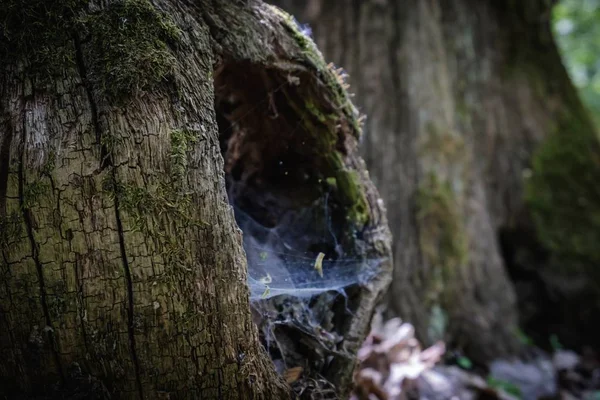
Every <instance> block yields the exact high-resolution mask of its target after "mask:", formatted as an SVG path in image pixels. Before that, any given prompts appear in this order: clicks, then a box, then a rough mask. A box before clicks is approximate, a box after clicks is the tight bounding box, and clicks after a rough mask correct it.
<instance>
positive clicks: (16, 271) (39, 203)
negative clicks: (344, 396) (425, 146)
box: [0, 0, 391, 399]
mask: <svg viewBox="0 0 600 400" xmlns="http://www.w3.org/2000/svg"><path fill="white" fill-rule="evenodd" d="M0 20H1V21H3V23H4V24H5V25H4V26H3V29H2V33H0V55H1V57H2V60H3V63H2V64H3V69H2V72H1V75H0V93H1V95H0V154H1V158H0V245H1V250H2V261H1V269H0V271H1V274H2V278H1V280H2V285H1V288H0V342H1V346H0V360H1V361H0V377H1V379H0V397H2V395H5V396H13V395H16V394H17V393H22V394H27V395H48V396H52V395H53V393H56V392H55V391H58V392H59V393H62V395H63V396H67V394H65V393H68V395H73V396H76V395H77V394H80V395H81V393H88V394H87V396H89V395H92V396H94V397H95V398H103V397H112V398H149V399H154V398H177V399H180V398H182V399H183V398H231V399H238V398H239V399H243V398H257V399H259V398H260V399H263V398H277V399H279V398H282V399H283V398H289V397H290V396H291V394H290V390H289V387H288V386H287V385H286V384H285V383H284V381H283V380H282V379H281V378H280V377H279V376H278V375H277V374H276V372H275V368H274V366H273V363H272V362H271V361H270V360H269V358H268V356H267V354H266V352H265V351H264V349H263V348H262V346H261V345H260V342H259V335H258V331H257V329H256V326H255V324H254V323H253V321H252V316H251V312H250V307H249V289H248V284H247V279H248V275H247V267H246V265H247V264H246V257H245V254H244V249H243V247H242V234H241V232H240V230H239V229H238V228H237V226H236V224H235V221H234V214H233V212H232V210H231V206H230V205H229V204H228V199H227V192H226V187H225V174H224V161H223V156H225V157H226V158H227V160H226V161H227V162H226V165H236V166H237V167H238V170H239V169H241V170H242V171H243V172H244V173H246V175H257V174H258V175H261V174H262V175H261V176H262V177H263V179H262V181H266V182H267V183H268V184H270V186H268V185H267V184H265V185H263V186H260V185H259V184H255V187H253V188H254V189H255V190H258V191H259V193H260V190H263V191H264V193H267V191H269V193H270V194H272V193H275V192H276V191H277V190H279V192H285V193H284V194H283V195H281V194H280V195H279V197H276V196H275V195H273V196H274V197H275V198H276V199H277V200H278V201H280V202H283V201H284V200H289V201H288V203H286V204H291V205H289V206H288V207H290V208H293V207H299V205H298V204H296V203H295V202H294V201H292V200H297V199H299V198H300V196H295V194H291V193H289V192H286V191H288V190H289V189H288V188H287V187H286V186H285V185H286V184H289V183H290V182H291V183H292V184H293V185H292V186H294V187H296V188H297V189H298V190H299V191H304V192H306V193H309V195H308V196H309V197H310V196H312V197H319V196H320V193H321V192H323V191H324V189H323V188H324V183H323V182H324V181H326V180H327V179H329V178H330V177H333V178H334V179H336V180H337V186H336V190H332V191H331V199H330V201H329V203H327V204H326V207H328V209H330V210H331V220H332V221H334V218H336V219H335V221H336V222H335V226H334V228H335V230H336V234H337V235H338V237H339V241H340V243H341V245H343V246H345V247H344V250H345V251H346V252H347V253H351V254H352V255H353V256H354V257H367V256H368V257H369V259H374V260H375V259H376V260H380V262H378V263H377V266H376V267H375V268H373V271H371V272H372V273H371V274H370V275H369V279H368V280H367V281H366V282H364V283H365V285H363V286H361V287H360V288H356V289H353V291H352V292H351V295H350V294H349V297H348V307H350V308H351V311H352V314H345V315H342V316H339V315H338V314H335V315H337V317H336V318H335V321H334V322H335V326H332V327H329V329H330V330H335V332H336V333H337V334H339V335H340V337H341V338H342V339H343V340H339V341H338V342H336V346H337V347H336V351H335V352H334V354H333V356H332V357H329V356H330V355H331V354H323V353H320V356H321V360H320V362H321V364H322V367H323V366H325V367H326V366H328V365H331V366H332V368H334V367H335V366H336V365H337V366H338V367H335V370H336V373H335V374H334V373H331V374H329V375H328V378H329V380H330V382H331V383H333V384H334V385H337V388H338V390H339V391H340V392H341V393H343V392H344V391H347V390H348V382H349V381H350V379H351V375H352V371H353V368H354V365H353V364H352V362H351V360H352V357H353V352H355V351H356V348H357V346H359V345H360V343H361V341H362V339H363V338H364V335H365V333H366V330H367V327H368V324H369V320H370V316H371V315H372V312H373V307H374V305H375V302H376V301H377V299H379V298H380V297H381V294H382V291H383V290H384V289H385V287H386V285H387V283H388V282H389V273H390V271H391V261H390V254H389V253H390V250H389V248H390V243H389V235H388V232H387V226H386V220H385V216H384V214H383V209H382V206H381V204H380V202H378V201H377V199H378V196H377V193H376V192H375V190H374V188H373V186H372V184H371V183H370V182H369V180H368V177H367V175H366V172H365V169H364V166H363V163H362V161H361V159H360V158H359V157H358V155H357V151H356V143H357V138H358V135H359V132H360V128H359V125H358V122H357V118H356V117H357V116H356V112H355V110H354V108H353V106H352V104H351V103H350V102H349V101H348V99H347V97H346V93H345V91H344V89H343V88H342V86H341V81H339V80H338V78H337V77H336V75H335V73H334V71H332V70H330V69H328V68H327V66H326V65H325V63H324V62H323V60H322V58H321V57H320V55H319V54H318V53H317V52H316V49H314V47H313V46H314V45H313V44H312V43H311V42H310V40H308V39H307V38H306V37H304V36H303V35H302V34H301V32H299V31H298V30H297V28H296V26H295V25H294V24H293V22H292V21H291V20H290V19H289V17H288V16H287V15H285V14H284V13H281V12H280V11H279V10H276V9H274V8H272V7H270V6H267V5H265V4H263V3H261V2H259V1H248V2H222V1H203V2H196V1H191V0H190V1H187V0H186V1H169V0H121V1H109V2H106V1H102V2H88V1H79V0H73V1H63V0H52V1H46V0H36V1H31V2H29V1H27V2H25V1H21V0H9V1H7V2H3V3H2V5H1V6H0ZM259 94H262V95H263V97H262V98H260V99H257V98H255V97H253V96H258V95H259ZM232 99H235V107H237V109H238V110H242V111H243V110H246V111H245V112H249V113H250V114H251V115H252V116H253V119H252V120H250V121H248V120H244V119H243V118H234V117H233V116H232V115H231V114H229V112H230V110H231V108H232V106H231V104H229V103H231V102H232V101H234V100H232ZM252 101H256V102H255V103H248V102H252ZM226 103H227V106H228V107H229V108H227V109H225V105H224V104H226ZM307 104H310V105H311V107H310V108H309V107H307V106H306V105H307ZM277 110H279V113H278V111H277ZM273 113H274V114H277V113H278V115H271V114H273ZM267 115H268V116H270V117H271V118H270V119H269V120H268V121H264V119H265V118H266V117H265V118H261V116H267ZM217 120H222V121H229V122H228V123H229V125H228V126H227V127H226V128H224V126H223V125H222V123H221V122H222V121H219V123H218V122H217ZM223 123H224V122H223ZM258 128H261V130H259V129H258ZM275 129H277V130H275ZM242 131H243V132H244V134H241V133H240V132H242ZM244 135H245V136H244ZM261 135H262V136H261ZM229 137H242V139H238V140H237V141H236V144H237V146H238V150H239V152H240V153H241V154H242V156H239V155H238V153H235V152H233V153H232V152H230V151H223V152H222V150H221V148H220V139H221V141H222V142H223V141H225V142H227V140H229V141H230V142H231V141H232V140H233V139H224V138H229ZM244 137H245V138H251V140H248V141H246V142H244V139H243V138H244ZM299 143H302V144H303V145H304V144H305V143H306V146H304V147H302V148H296V147H294V146H295V145H298V144H299ZM225 144H227V143H225ZM265 144H269V145H270V146H272V147H271V148H272V149H275V150H271V153H265V158H264V159H268V160H270V161H272V159H274V158H277V157H288V159H293V160H296V162H297V163H298V165H301V166H302V167H303V168H304V171H305V172H310V173H311V175H310V177H309V178H305V179H304V181H302V182H299V181H297V180H292V178H290V180H289V181H287V182H283V181H281V180H278V179H271V180H269V179H270V177H267V178H265V175H266V172H265V171H264V170H265V169H268V168H269V166H266V165H260V163H261V160H262V159H261V158H260V157H259V159H258V161H257V160H254V159H253V160H250V161H247V160H246V159H245V158H244V156H243V154H246V153H252V151H254V150H256V149H259V150H264V151H266V149H267V147H266V146H265ZM229 146H230V147H231V146H232V145H231V144H230V145H229ZM290 148H291V150H290ZM283 149H285V151H284V150H283ZM265 164H266V162H265ZM294 166H295V165H292V167H294ZM249 169H252V173H250V172H248V170H249ZM231 174H233V172H232V171H230V170H228V177H229V175H231ZM246 175H244V176H246ZM294 179H295V178H294ZM329 182H331V179H329ZM246 184H247V186H251V185H252V183H249V182H246ZM267 186H268V187H267ZM244 193H245V192H242V194H239V195H237V197H236V199H237V200H239V199H245V197H244ZM328 193H329V192H328ZM265 196H266V194H265ZM246 197H247V196H246ZM259 198H260V195H259ZM299 202H300V200H298V203H299ZM276 204H279V203H276ZM245 211H246V212H251V211H252V208H251V207H249V208H248V207H247V208H246V210H245ZM326 222H328V223H329V222H330V221H329V220H328V221H326ZM331 224H333V222H331ZM324 269H325V268H324ZM250 272H252V270H251V271H250ZM321 272H322V273H323V272H324V273H325V274H327V271H326V270H325V271H321ZM338 303H339V302H336V303H335V304H333V303H332V304H330V305H328V306H329V307H331V310H330V311H329V313H332V312H335V311H336V309H335V308H334V306H337V307H339V304H338ZM330 319H332V320H333V317H330ZM279 337H280V338H284V337H285V334H280V335H279ZM298 351H300V350H298ZM311 355H312V357H313V358H314V357H316V356H314V354H312V353H311ZM348 359H350V361H348ZM344 361H345V362H344ZM329 363H331V364H329ZM286 366H287V367H293V366H294V365H289V364H288V365H286ZM305 370H306V372H305V375H306V378H307V379H308V378H312V376H313V375H311V374H313V373H315V374H316V373H318V372H319V371H317V370H316V369H315V368H314V365H306V366H305Z"/></svg>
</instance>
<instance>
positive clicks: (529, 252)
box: [499, 227, 600, 352]
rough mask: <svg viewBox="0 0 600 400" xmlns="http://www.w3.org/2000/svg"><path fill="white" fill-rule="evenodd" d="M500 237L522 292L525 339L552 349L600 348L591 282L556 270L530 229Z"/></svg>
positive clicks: (519, 294) (503, 233)
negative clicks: (589, 284)
mask: <svg viewBox="0 0 600 400" xmlns="http://www.w3.org/2000/svg"><path fill="white" fill-rule="evenodd" d="M499 241H500V245H501V249H502V254H503V257H504V261H505V265H506V268H507V271H508V274H509V276H510V279H511V280H512V282H513V283H514V286H515V291H516V293H517V301H518V309H519V318H520V325H521V327H522V328H523V333H524V334H525V336H524V338H523V339H524V341H530V342H532V343H533V344H535V345H536V346H538V347H540V348H542V349H544V350H547V351H552V350H557V349H558V348H561V347H564V348H568V349H573V350H575V351H577V352H589V351H591V350H592V349H595V350H596V351H597V349H598V348H599V346H600V331H599V329H598V327H597V326H596V325H597V324H594V323H592V321H595V319H597V317H598V315H599V314H598V310H599V309H598V307H597V306H596V305H595V300H594V298H597V296H595V295H594V294H593V293H592V292H591V289H590V288H589V286H588V285H587V282H585V281H582V280H581V278H580V276H577V275H576V274H574V275H573V276H572V277H568V276H565V275H564V274H558V273H555V272H554V271H553V270H552V269H551V262H552V261H551V259H550V256H549V254H548V252H547V251H546V250H544V249H543V248H542V246H541V245H540V244H539V243H538V242H537V240H536V239H535V234H534V232H532V231H531V230H530V229H527V228H525V227H517V228H514V229H508V228H505V229H502V230H501V231H500V233H499Z"/></svg>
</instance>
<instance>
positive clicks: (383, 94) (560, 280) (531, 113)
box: [273, 0, 600, 399]
mask: <svg viewBox="0 0 600 400" xmlns="http://www.w3.org/2000/svg"><path fill="white" fill-rule="evenodd" d="M273 3H276V4H277V5H279V6H281V7H282V8H284V9H285V10H286V11H288V12H290V13H291V14H293V15H294V16H295V17H296V18H297V19H298V21H299V23H300V25H301V26H303V27H304V29H305V32H307V33H308V34H310V35H312V37H313V38H314V40H315V42H316V43H317V45H318V47H319V49H320V50H321V51H322V52H323V54H324V57H325V59H326V60H328V61H332V62H333V63H334V64H335V65H336V66H338V67H342V68H343V71H345V72H347V73H348V83H349V84H350V91H351V92H352V93H355V99H354V102H355V103H356V104H357V106H358V108H359V110H360V111H361V112H363V113H364V114H366V117H367V118H366V122H365V127H364V131H365V137H364V139H363V143H362V152H363V155H364V158H365V161H366V162H367V165H368V168H369V171H370V174H371V176H372V178H373V180H374V182H375V183H376V185H377V187H378V189H379V191H380V193H381V195H382V197H383V199H384V200H385V202H386V206H387V208H388V218H389V221H390V226H391V229H392V232H393V235H394V239H393V240H394V263H395V270H394V277H393V282H392V285H391V289H390V292H389V294H388V298H387V302H386V311H385V312H384V313H383V317H382V321H384V320H386V319H389V318H394V317H398V316H399V317H400V318H402V319H403V320H404V321H405V322H409V323H410V324H411V325H410V329H409V328H407V327H406V326H405V327H404V329H399V328H398V324H399V320H397V319H392V320H391V322H389V324H390V325H385V324H384V323H383V322H382V321H380V325H379V326H378V327H375V328H374V333H372V335H371V336H370V340H371V342H369V340H368V341H367V344H366V345H365V349H364V352H365V354H370V355H369V356H366V357H367V359H369V357H372V358H374V359H376V358H377V357H375V356H374V354H376V353H377V350H376V349H377V346H378V345H379V344H377V343H376V342H377V340H380V339H381V337H383V338H387V339H384V343H386V344H385V346H387V347H388V348H392V347H394V343H396V344H398V343H400V341H402V340H406V339H407V338H408V337H412V336H411V335H412V334H414V335H415V337H416V338H418V340H419V341H420V342H421V343H422V344H423V345H424V346H432V347H430V348H429V349H430V352H429V353H428V356H427V357H430V356H431V354H438V355H439V351H440V349H439V347H436V346H438V345H437V344H436V343H438V344H439V343H440V341H441V342H443V343H445V344H446V346H447V350H448V351H447V352H446V355H445V356H444V359H445V361H446V363H450V364H455V366H457V368H458V369H450V370H444V371H442V372H441V374H442V375H444V376H445V377H446V378H445V381H446V382H449V381H452V382H453V384H456V382H459V381H460V382H462V384H459V385H458V386H461V385H462V387H468V386H475V387H477V386H479V387H480V388H482V387H484V386H486V385H489V386H493V387H495V388H500V393H502V394H498V393H496V394H495V395H494V396H498V397H492V398H502V396H505V395H506V396H509V397H510V396H513V397H516V398H523V399H537V398H586V399H587V398H598V396H600V391H598V389H600V369H598V365H599V363H598V361H599V358H598V352H597V351H598V349H599V348H600V347H599V345H600V340H599V339H600V331H598V330H597V329H596V328H594V327H593V326H595V323H591V321H595V320H597V318H598V317H599V316H600V312H599V311H600V295H599V294H600V279H598V276H599V274H598V266H599V263H600V251H599V244H600V219H599V216H600V192H598V186H597V182H598V179H600V145H599V141H598V126H600V1H598V0H563V1H557V2H552V1H543V0H539V1H523V2H515V1H499V2H479V1H478V2H473V1H468V0H461V1H452V2H435V1H432V2H429V1H421V2H419V1H407V2H399V1H369V2H360V1H359V2H356V1H355V2H352V1H341V2H327V1H321V0H311V1H294V0H279V1H273ZM412 327H414V331H413V330H412ZM398 331H403V332H404V334H405V335H407V336H405V337H404V338H402V339H400V338H399V336H398V335H393V334H391V333H390V332H398ZM385 332H387V334H386V333H385ZM407 332H408V333H407ZM411 332H412V333H411ZM386 335H391V336H389V337H388V336H386ZM400 336H401V335H400ZM373 338H379V339H376V340H375V342H373V340H374V339H373ZM394 341H396V342H394ZM385 346H384V347H385ZM539 349H542V351H541V352H540V350H539ZM515 354H519V355H520V356H521V360H522V361H518V362H516V361H507V360H509V359H511V356H513V355H515ZM427 357H425V358H427ZM434 358H435V357H434ZM382 363H383V364H385V365H393V364H394V361H393V360H391V359H389V357H388V358H387V359H386V360H385V362H382V361H381V360H380V362H379V364H378V363H377V362H375V361H374V360H373V359H369V361H368V362H366V363H364V364H363V370H362V371H363V372H364V371H367V372H366V373H364V375H360V374H359V378H358V382H359V383H360V384H359V388H361V387H362V388H363V389H364V390H363V391H362V392H360V390H359V391H358V392H357V396H358V398H361V399H366V398H371V397H369V396H372V395H373V393H375V392H377V391H378V390H379V389H377V388H378V387H379V388H380V389H381V388H383V390H384V391H386V390H387V395H389V396H390V398H402V397H397V396H398V393H392V392H393V389H391V388H393V387H397V386H398V385H399V382H402V381H403V378H404V377H408V376H410V375H411V374H416V372H415V370H414V369H413V370H412V371H411V372H407V370H406V369H405V370H404V371H403V372H402V373H400V372H398V373H397V374H395V373H394V369H393V368H392V369H391V372H389V373H388V372H384V373H382V375H377V374H376V373H375V374H374V376H375V378H374V376H373V375H372V374H373V371H372V367H373V365H382ZM386 363H387V364H386ZM425 364H427V362H423V363H421V367H423V369H427V368H426V367H425ZM398 368H400V367H398ZM451 368H452V367H451ZM409 369H410V368H409ZM417 369H418V368H417ZM458 370H460V371H462V372H460V373H459V372H457V371H458ZM437 371H438V372H440V369H439V368H438V370H437ZM464 371H478V373H479V374H480V375H481V374H482V375H483V376H486V375H487V376H488V381H487V383H486V384H482V383H481V382H479V383H474V382H473V381H470V379H474V378H473V377H472V376H471V377H465V376H462V375H461V373H463V372H464ZM396 372H397V371H396ZM403 374H404V375H403ZM488 374H489V375H488ZM424 376H425V378H424ZM457 376H462V377H461V378H458V377H457ZM448 377H452V378H448ZM430 378H431V377H430ZM420 379H421V381H423V380H427V377H426V374H425V375H421V378H420ZM433 381H435V379H433V378H431V379H429V382H428V383H427V384H423V383H422V382H421V384H417V386H419V390H420V392H421V394H420V396H421V398H450V397H444V395H442V394H440V393H442V392H444V390H442V389H440V388H439V387H438V388H437V389H436V390H431V393H429V394H427V390H426V389H424V387H429V388H430V389H431V388H432V387H434V386H435V384H434V383H432V382H433ZM375 382H378V383H377V384H376V383H375ZM465 382H468V383H465ZM449 385H450V386H452V384H449ZM442 386H443V385H442ZM365 388H366V389H365ZM374 388H375V389H374ZM404 389H406V388H404ZM467 392H468V391H467ZM467 392H461V391H460V390H459V389H456V388H455V389H453V390H450V392H448V391H446V396H450V395H449V394H448V393H453V395H457V396H458V397H459V398H461V399H462V398H472V397H470V396H475V397H474V398H487V397H485V396H484V395H482V394H480V396H484V397H476V396H477V395H473V394H472V393H471V394H467ZM404 393H406V390H404ZM424 393H425V394H424ZM432 393H437V394H432ZM380 395H381V396H384V397H385V394H380ZM405 395H406V394H405ZM436 396H437V397H436ZM569 396H574V397H569ZM380 398H383V397H380ZM409 398H410V397H409Z"/></svg>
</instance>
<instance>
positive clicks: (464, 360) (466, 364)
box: [456, 356, 473, 369]
mask: <svg viewBox="0 0 600 400" xmlns="http://www.w3.org/2000/svg"><path fill="white" fill-rule="evenodd" d="M456 363H457V364H458V366H459V367H461V368H462V369H471V368H473V361H471V359H470V358H468V357H465V356H460V357H458V358H457V359H456Z"/></svg>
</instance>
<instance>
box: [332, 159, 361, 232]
mask: <svg viewBox="0 0 600 400" xmlns="http://www.w3.org/2000/svg"><path fill="white" fill-rule="evenodd" d="M336 183H337V188H338V191H339V192H340V193H341V196H340V198H341V199H342V201H345V203H346V204H345V205H346V207H347V219H348V220H349V221H350V222H352V223H353V224H355V225H356V226H364V225H365V224H366V223H367V222H368V220H369V208H368V205H367V199H366V197H365V194H364V188H363V186H362V184H361V183H360V178H359V176H358V173H357V172H356V171H349V170H340V171H338V173H337V175H336Z"/></svg>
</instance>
